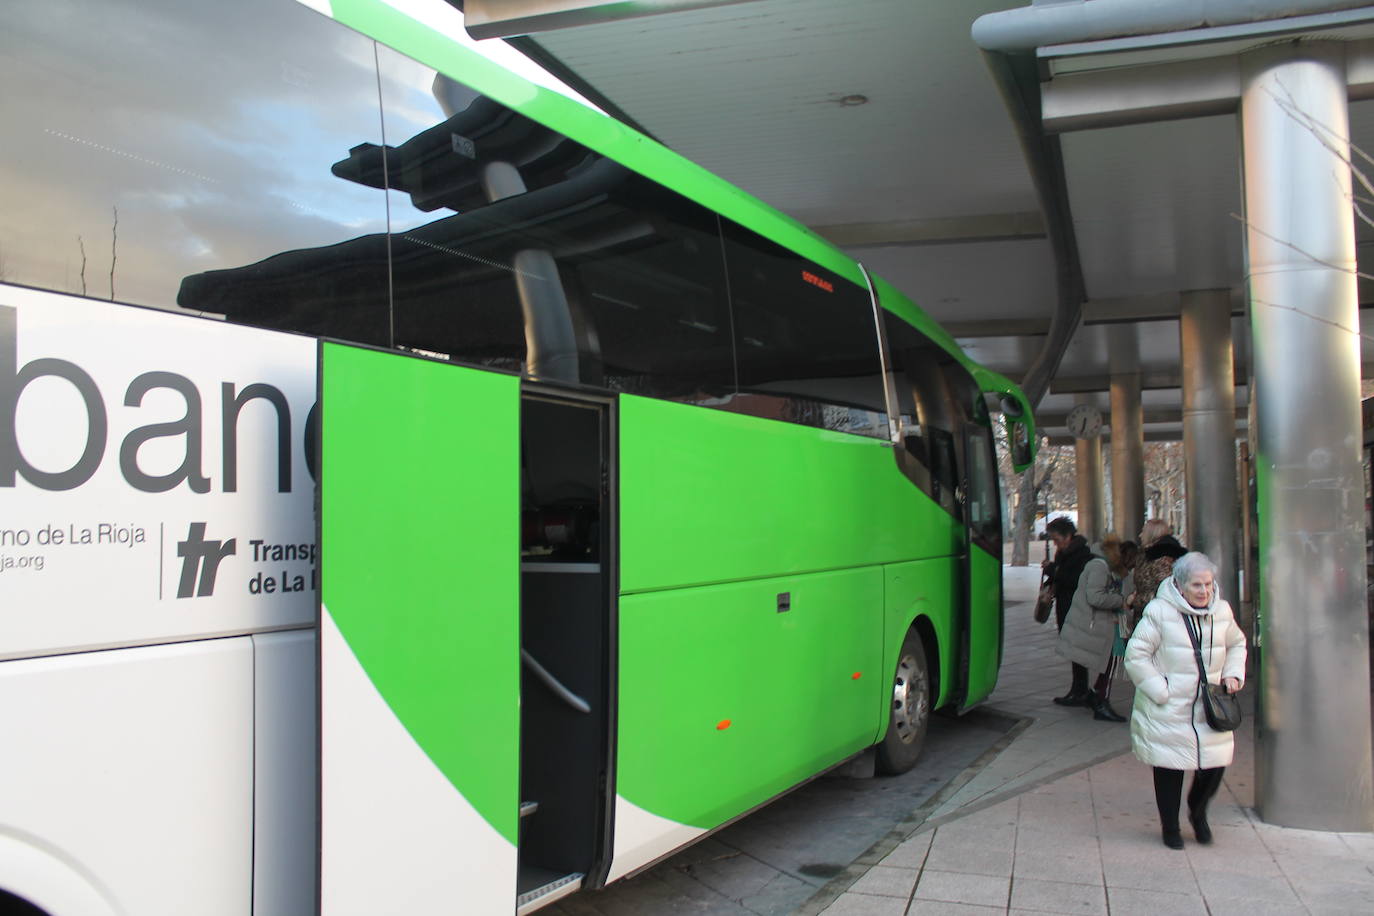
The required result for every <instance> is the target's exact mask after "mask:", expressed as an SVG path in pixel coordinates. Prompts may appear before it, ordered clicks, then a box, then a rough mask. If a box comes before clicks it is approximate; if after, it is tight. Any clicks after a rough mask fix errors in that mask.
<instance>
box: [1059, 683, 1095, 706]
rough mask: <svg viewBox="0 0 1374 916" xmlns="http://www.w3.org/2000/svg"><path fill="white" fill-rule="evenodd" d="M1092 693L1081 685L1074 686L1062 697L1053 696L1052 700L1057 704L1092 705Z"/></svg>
mask: <svg viewBox="0 0 1374 916" xmlns="http://www.w3.org/2000/svg"><path fill="white" fill-rule="evenodd" d="M1091 698H1092V693H1091V692H1090V691H1088V690H1086V689H1084V688H1082V687H1074V688H1072V689H1071V690H1069V692H1068V693H1066V694H1064V695H1063V696H1062V697H1055V698H1054V702H1055V704H1056V705H1058V706H1090V705H1092V699H1091Z"/></svg>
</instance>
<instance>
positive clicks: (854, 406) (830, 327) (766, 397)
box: [725, 223, 887, 438]
mask: <svg viewBox="0 0 1374 916" xmlns="http://www.w3.org/2000/svg"><path fill="white" fill-rule="evenodd" d="M725 252H726V269H727V272H728V274H729V278H730V302H731V312H732V315H733V319H734V323H735V352H736V358H737V360H738V367H739V395H738V396H737V397H736V398H735V399H734V400H733V402H732V404H731V407H732V409H736V410H740V411H742V412H745V413H751V414H755V415H757V416H765V417H773V418H775V419H780V420H789V421H791V422H794V423H803V424H806V425H808V426H819V427H822V428H824V429H836V430H842V431H844V432H852V433H860V434H862V435H866V436H875V437H878V438H886V437H887V413H886V410H887V408H886V404H885V403H884V398H883V384H882V372H881V363H880V361H879V358H878V341H877V330H876V328H875V327H874V324H873V306H872V302H871V300H870V299H869V295H868V292H867V291H866V290H863V289H860V288H859V287H857V286H855V285H854V284H853V283H850V282H849V281H847V280H844V279H842V278H840V277H837V276H835V275H834V274H832V273H830V272H829V271H826V270H823V269H822V268H820V267H817V266H816V265H814V264H812V263H810V262H809V261H806V260H803V259H802V258H799V257H798V256H797V255H795V254H793V253H792V252H790V251H788V250H786V249H784V248H782V247H781V246H779V245H775V244H774V243H772V242H769V241H767V240H765V239H763V238H762V237H760V236H758V235H756V234H755V233H753V232H750V231H748V230H746V229H744V228H742V227H740V226H736V225H734V224H731V223H726V224H725Z"/></svg>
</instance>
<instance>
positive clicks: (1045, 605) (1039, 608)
mask: <svg viewBox="0 0 1374 916" xmlns="http://www.w3.org/2000/svg"><path fill="white" fill-rule="evenodd" d="M1052 607H1054V583H1053V582H1049V581H1047V580H1044V579H1042V580H1041V582H1040V591H1039V592H1038V593H1037V594H1036V596H1035V611H1034V615H1035V622H1036V623H1044V622H1045V621H1046V620H1049V619H1050V608H1052Z"/></svg>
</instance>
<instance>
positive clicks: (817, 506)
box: [620, 395, 962, 592]
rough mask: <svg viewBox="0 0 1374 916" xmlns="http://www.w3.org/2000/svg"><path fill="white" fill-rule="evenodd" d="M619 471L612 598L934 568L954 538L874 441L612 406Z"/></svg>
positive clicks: (687, 408)
mask: <svg viewBox="0 0 1374 916" xmlns="http://www.w3.org/2000/svg"><path fill="white" fill-rule="evenodd" d="M620 465H621V470H620V530H621V555H620V588H621V591H622V592H637V591H644V590H648V589H657V588H673V587H680V586H685V585H694V584H705V583H708V582H728V581H734V580H740V579H753V578H759V577H762V576H775V575H786V574H790V573H796V572H813V571H819V570H824V569H842V568H847V567H853V566H869V565H877V564H881V563H891V562H898V561H901V560H909V559H916V558H920V557H929V556H939V555H941V554H952V553H955V552H956V551H957V550H958V545H959V543H960V541H961V540H962V537H961V536H962V532H961V531H958V530H956V528H955V526H954V524H953V522H952V520H951V519H950V517H949V516H948V515H947V514H945V513H944V512H943V511H942V510H941V509H940V507H939V506H938V505H936V504H935V503H934V502H933V501H932V500H931V499H930V498H929V497H928V496H926V495H925V494H924V493H922V492H921V491H920V490H918V489H917V488H916V487H915V486H914V485H913V484H912V483H911V482H910V481H909V480H907V479H906V477H904V476H903V475H902V473H901V471H900V470H898V468H897V463H896V461H895V460H894V458H893V454H892V449H891V447H890V446H889V445H887V444H886V443H884V442H881V441H879V440H876V439H867V438H864V437H862V436H855V435H850V434H847V433H837V432H828V431H826V430H820V429H812V428H809V427H804V426H798V425H795V424H792V423H783V422H781V421H777V420H764V419H760V418H758V417H750V416H745V415H743V414H734V413H728V412H726V411H721V410H712V409H710V408H705V407H695V406H691V405H686V404H675V403H670V402H667V401H655V400H651V399H649V398H639V397H630V396H626V395H622V396H621V398H620Z"/></svg>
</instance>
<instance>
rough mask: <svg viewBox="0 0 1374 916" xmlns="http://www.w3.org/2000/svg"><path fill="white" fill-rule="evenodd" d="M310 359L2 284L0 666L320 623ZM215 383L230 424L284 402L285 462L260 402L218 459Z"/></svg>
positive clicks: (273, 419) (211, 326)
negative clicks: (309, 429)
mask: <svg viewBox="0 0 1374 916" xmlns="http://www.w3.org/2000/svg"><path fill="white" fill-rule="evenodd" d="M315 346H316V345H315V342H314V341H313V340H312V339H310V338H307V337H298V336H294V335H290V334H280V333H274V332H269V331H261V330H258V329H255V328H247V327H241V326H236V325H228V324H225V323H223V322H219V321H208V320H204V319H198V318H191V317H184V316H178V315H170V314H167V313H166V312H158V311H153V310H149V309H139V308H132V307H112V306H111V305H110V304H109V303H100V302H95V301H91V300H86V299H80V298H77V297H74V296H63V295H57V294H54V293H45V292H39V291H37V290H31V289H21V288H19V287H14V286H4V285H0V407H3V405H5V404H7V403H9V402H10V401H11V399H15V400H16V401H17V407H16V409H15V412H14V415H13V416H14V438H13V440H11V439H10V438H9V435H8V433H9V431H8V430H0V433H2V435H0V499H3V501H4V513H3V516H2V517H0V607H3V608H4V611H5V613H3V614H0V659H3V658H6V657H9V658H14V657H19V656H26V655H40V654H51V653H56V652H59V651H64V650H71V649H90V648H101V647H109V646H121V645H134V644H146V643H149V642H165V641H171V640H176V639H185V638H188V637H193V636H206V635H221V634H229V633H243V632H246V631H250V630H261V629H269V628H280V627H284V626H292V625H295V626H302V625H309V624H311V623H313V621H314V616H315V595H314V592H313V591H312V590H311V586H312V584H313V582H312V578H313V576H312V563H311V559H310V558H311V556H313V550H314V546H313V545H314V541H315V531H314V512H313V500H314V485H313V482H312V480H311V478H310V474H309V472H308V470H307V468H306V461H305V458H306V448H305V427H306V416H307V414H308V412H309V410H310V407H311V405H312V404H313V403H314V400H315ZM154 372H155V373H159V374H158V375H157V376H154V377H152V378H151V379H149V380H148V381H149V382H151V384H152V387H150V388H149V389H148V390H146V391H140V390H138V389H139V386H134V384H133V383H134V382H135V380H136V379H138V378H140V376H144V374H145V373H154ZM226 383H227V384H230V385H232V386H233V392H234V394H233V395H231V396H230V399H229V400H230V403H231V416H232V415H233V413H232V410H233V409H232V402H233V400H234V398H236V397H238V395H239V394H240V393H241V392H243V391H244V389H246V388H247V387H248V386H250V385H255V384H257V385H268V386H271V387H272V388H273V389H275V390H276V391H278V392H280V394H281V396H282V397H284V398H285V401H286V403H287V404H288V406H289V412H290V431H289V436H288V437H287V441H286V448H285V450H284V451H283V450H282V449H281V448H279V445H280V440H279V437H278V413H277V410H276V409H275V408H274V407H273V406H272V405H271V404H270V403H269V402H268V401H266V400H261V399H253V400H250V401H248V402H246V403H245V404H244V405H243V407H242V409H241V411H239V412H238V414H237V423H236V429H237V437H238V443H237V449H234V450H232V451H229V452H226V449H225V448H224V443H223V441H222V440H223V435H222V428H223V413H224V411H223V403H224V393H223V392H224V389H223V386H224V385H225V384H226ZM131 388H133V391H134V393H133V394H132V395H131V394H130V391H131ZM83 390H84V393H83ZM258 390H264V389H258ZM130 401H131V402H132V404H130V403H126V402H130ZM8 422H9V416H8V414H7V413H6V411H5V410H4V409H0V423H8ZM169 424H171V425H172V427H173V428H172V429H169V428H168V425H169ZM158 425H161V426H162V427H163V428H161V429H150V428H149V427H154V426H158ZM140 430H143V432H140ZM11 441H13V442H15V443H17V451H16V450H15V449H14V448H12V447H10V446H9V442H11ZM83 454H88V455H89V456H90V457H89V458H88V459H86V463H85V464H84V465H83ZM287 460H289V462H290V477H289V481H288V487H287V492H281V491H280V489H279V480H278V471H279V467H280V463H281V462H283V461H287ZM227 464H228V465H233V469H234V470H235V471H236V477H237V480H236V482H235V484H234V485H233V488H232V490H231V489H230V488H229V483H228V481H227V477H226V473H225V472H226V465H227ZM179 469H187V470H186V472H185V473H182V472H181V471H180V470H179ZM44 474H47V475H53V474H56V475H59V477H58V478H57V479H54V478H52V477H45V476H44ZM140 474H142V475H147V476H149V477H166V478H169V481H168V485H169V486H170V489H167V490H165V491H164V492H149V490H150V489H156V488H157V485H156V484H152V483H150V482H149V481H147V480H145V479H143V478H142V477H140V476H139V475H140ZM62 475H65V478H66V479H62ZM178 477H180V478H182V479H180V482H177V478H178ZM192 479H195V480H196V481H200V480H202V479H203V480H204V481H205V484H204V485H203V486H202V485H201V484H200V483H199V482H197V483H196V484H194V485H193V484H192V483H191V480H192ZM172 483H175V485H174V486H171V484H172ZM140 486H141V487H143V489H140ZM197 490H203V491H204V492H197ZM255 542H256V543H255ZM280 545H289V547H290V549H286V548H285V547H283V548H282V549H280V550H276V549H273V548H274V547H278V546H280ZM269 579H270V580H271V581H272V583H273V584H272V585H271V586H270V591H269V589H268V587H266V586H265V583H266V582H267V581H268V580H269ZM297 586H300V589H299V590H295V589H296V587H297ZM288 589H290V590H288Z"/></svg>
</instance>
